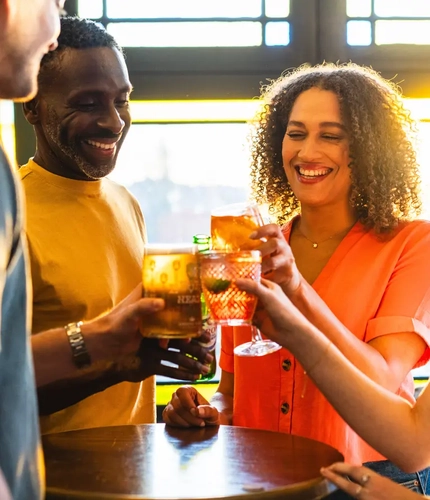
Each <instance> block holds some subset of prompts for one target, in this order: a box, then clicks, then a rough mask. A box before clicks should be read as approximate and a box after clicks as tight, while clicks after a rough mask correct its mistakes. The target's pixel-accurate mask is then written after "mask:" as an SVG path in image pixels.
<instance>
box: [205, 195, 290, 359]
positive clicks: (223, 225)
mask: <svg viewBox="0 0 430 500" xmlns="http://www.w3.org/2000/svg"><path fill="white" fill-rule="evenodd" d="M263 225H264V221H263V217H262V215H261V213H260V210H259V208H258V205H257V204H256V203H252V202H241V203H234V204H230V205H224V206H221V207H218V208H215V209H214V210H212V212H211V239H212V249H213V250H216V251H224V252H238V251H241V250H252V249H255V248H257V247H258V246H259V245H260V244H261V241H260V240H251V239H250V238H249V236H250V234H251V233H252V232H253V231H255V230H256V229H257V228H258V227H260V226H263ZM230 324H231V323H230ZM251 335H252V340H251V341H250V342H247V343H245V344H241V345H238V346H236V348H235V349H234V353H235V354H236V355H238V356H265V355H266V354H270V353H272V352H276V351H278V350H279V349H281V346H280V345H279V344H277V343H276V342H273V341H272V340H269V339H263V338H262V337H261V333H260V331H259V330H258V328H256V327H255V326H253V325H251Z"/></svg>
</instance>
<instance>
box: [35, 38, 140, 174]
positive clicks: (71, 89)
mask: <svg viewBox="0 0 430 500" xmlns="http://www.w3.org/2000/svg"><path fill="white" fill-rule="evenodd" d="M55 65H56V73H55V77H54V79H53V81H52V83H51V84H50V85H49V86H48V87H47V88H46V89H44V90H43V91H42V92H41V95H40V96H39V97H38V101H39V102H38V108H39V109H38V111H39V124H38V128H39V135H42V136H43V139H44V140H43V141H39V144H38V148H39V149H40V148H42V147H44V145H46V146H47V147H48V148H49V150H50V151H49V152H45V154H46V153H49V156H50V158H51V160H54V158H53V156H54V157H55V162H57V163H58V164H59V167H60V168H59V170H60V171H62V172H64V176H65V177H70V178H75V179H83V180H89V179H99V178H101V177H105V176H106V175H108V174H109V173H110V172H112V170H113V169H114V168H115V164H116V161H117V157H118V153H119V150H120V148H121V146H122V143H123V141H124V139H125V136H126V134H127V132H128V130H129V128H130V124H131V117H130V111H129V97H130V92H131V84H130V81H129V77H128V71H127V67H126V64H125V60H124V57H123V55H122V54H121V53H120V52H119V51H118V50H117V49H115V48H109V47H98V48H91V49H70V48H68V49H66V50H64V52H63V53H61V54H60V55H59V57H58V60H57V61H56V62H55Z"/></svg>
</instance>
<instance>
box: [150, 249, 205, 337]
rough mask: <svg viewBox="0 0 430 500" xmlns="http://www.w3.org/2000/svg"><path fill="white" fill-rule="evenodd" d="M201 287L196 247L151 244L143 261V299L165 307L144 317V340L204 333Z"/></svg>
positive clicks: (192, 335)
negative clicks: (157, 300)
mask: <svg viewBox="0 0 430 500" xmlns="http://www.w3.org/2000/svg"><path fill="white" fill-rule="evenodd" d="M201 293H202V290H201V285H200V279H199V262H198V250H197V246H196V245H186V244H184V245H176V244H166V245H163V244H157V245H155V244H148V245H146V246H145V255H144V258H143V296H144V297H158V298H162V299H164V301H165V308H164V309H163V310H161V311H158V312H156V313H154V314H148V315H147V316H145V320H144V321H143V322H142V326H141V332H142V335H143V336H145V337H157V338H168V339H172V338H189V337H197V336H199V335H201V333H202V312H201V298H200V297H201Z"/></svg>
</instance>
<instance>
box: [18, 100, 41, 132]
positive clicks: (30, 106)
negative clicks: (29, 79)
mask: <svg viewBox="0 0 430 500" xmlns="http://www.w3.org/2000/svg"><path fill="white" fill-rule="evenodd" d="M39 104H40V102H39V99H38V97H37V96H36V97H34V98H33V99H31V101H28V102H24V103H23V105H22V109H23V111H24V116H25V119H26V120H27V121H28V123H30V125H36V123H38V122H39Z"/></svg>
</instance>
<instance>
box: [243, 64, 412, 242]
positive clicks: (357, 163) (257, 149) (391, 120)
mask: <svg viewBox="0 0 430 500" xmlns="http://www.w3.org/2000/svg"><path fill="white" fill-rule="evenodd" d="M314 87H317V88H319V89H321V90H328V91H331V92H334V93H335V94H336V95H337V98H338V100H339V105H340V112H341V116H342V120H343V123H344V125H345V127H346V130H347V132H348V136H349V141H350V157H351V158H352V161H351V163H350V165H349V167H350V169H351V182H352V187H351V193H350V203H351V206H352V207H353V208H354V210H355V213H356V215H357V217H358V219H359V220H360V221H361V222H362V224H364V226H365V227H366V228H368V229H371V228H372V229H373V230H374V231H375V232H376V233H387V232H389V231H391V230H392V229H394V228H395V227H396V226H397V225H398V223H399V222H400V221H406V220H411V219H412V218H414V217H417V216H418V214H419V213H420V210H421V199H420V184H421V181H420V174H419V167H418V164H417V159H416V152H415V147H414V140H415V134H416V126H415V122H414V121H413V120H412V118H411V117H410V113H409V111H407V110H406V109H405V107H404V105H403V102H402V98H401V93H400V90H399V89H398V87H397V86H396V85H394V84H393V83H391V82H389V81H387V80H385V79H384V78H382V77H381V76H380V75H379V74H378V73H376V72H375V71H374V70H372V69H371V68H367V67H363V66H358V65H356V64H353V63H348V64H342V65H339V64H327V63H325V64H321V65H318V66H313V67H310V66H301V67H300V68H298V69H296V70H295V71H292V72H290V73H287V74H285V75H283V76H281V77H280V78H279V79H278V80H276V81H274V82H272V83H271V84H270V85H268V86H266V87H265V88H264V89H263V90H262V98H263V106H264V107H263V109H262V111H260V112H259V113H258V115H257V117H256V119H255V120H254V122H253V124H252V128H251V135H250V143H251V149H250V152H251V188H252V192H253V197H254V198H255V199H256V201H257V202H259V203H266V204H268V206H269V212H270V213H271V214H272V215H274V216H275V217H276V219H277V222H278V223H279V224H283V223H285V222H287V221H288V220H290V219H291V218H292V217H293V216H294V215H296V214H298V213H300V202H299V200H298V199H297V198H296V196H295V195H294V193H293V191H292V189H291V186H290V184H289V182H288V180H287V177H286V175H285V171H284V167H283V161H282V141H283V138H284V135H285V131H286V128H287V124H288V120H289V117H290V114H291V110H292V107H293V105H294V103H295V101H296V99H297V97H298V96H299V95H300V94H301V93H302V92H304V91H306V90H309V89H311V88H314Z"/></svg>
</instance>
